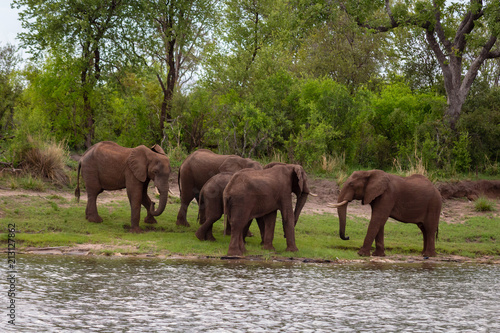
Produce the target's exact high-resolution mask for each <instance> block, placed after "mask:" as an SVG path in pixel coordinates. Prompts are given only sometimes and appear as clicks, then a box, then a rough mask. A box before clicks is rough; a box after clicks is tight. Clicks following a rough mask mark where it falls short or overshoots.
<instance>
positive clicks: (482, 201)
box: [474, 197, 495, 212]
mask: <svg viewBox="0 0 500 333" xmlns="http://www.w3.org/2000/svg"><path fill="white" fill-rule="evenodd" d="M474 210H475V211H476V212H491V211H494V210H495V208H494V207H493V202H491V201H490V200H488V199H486V198H484V197H479V198H478V199H477V200H476V201H475V203H474Z"/></svg>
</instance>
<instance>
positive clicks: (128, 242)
mask: <svg viewBox="0 0 500 333" xmlns="http://www.w3.org/2000/svg"><path fill="white" fill-rule="evenodd" d="M98 208H99V213H100V214H101V216H102V217H103V219H104V222H103V223H90V222H87V221H86V220H85V201H83V200H82V202H81V203H79V204H78V203H76V202H75V201H74V200H67V199H65V198H64V197H62V196H58V195H46V196H44V195H43V194H40V195H37V196H27V195H18V196H10V197H3V198H2V199H0V213H1V216H2V225H4V226H5V229H6V226H7V224H9V223H15V224H16V232H17V233H16V236H15V237H16V246H17V248H26V247H47V246H74V245H76V244H86V243H91V244H105V245H111V246H112V247H111V249H110V248H109V247H108V248H106V249H103V250H95V253H96V254H104V255H111V254H113V253H115V252H119V253H122V254H141V253H151V254H164V255H170V254H180V255H205V256H215V257H220V256H224V255H225V254H226V253H227V249H228V246H229V240H230V237H229V236H223V235H222V231H223V224H222V221H220V222H217V223H215V224H214V235H215V237H216V238H217V241H215V242H201V241H199V240H198V239H197V238H196V237H195V235H194V232H195V231H196V229H197V227H198V224H197V221H196V215H197V206H196V205H194V204H192V205H191V206H190V209H189V211H188V220H189V221H190V223H191V226H190V227H189V228H186V227H179V226H176V225H175V220H176V216H177V211H178V209H179V204H176V203H174V204H169V205H168V206H167V209H166V210H165V212H164V213H163V214H162V215H161V216H159V217H158V218H157V220H158V224H156V225H146V224H144V223H142V222H141V228H142V229H143V231H144V232H143V233H140V234H132V233H130V232H128V228H129V227H130V207H129V204H128V202H127V201H115V202H112V203H109V204H102V203H99V202H98ZM144 216H145V210H144V209H143V211H142V217H144ZM367 225H368V220H366V219H363V218H356V219H351V220H348V221H347V228H346V229H347V230H346V234H347V235H348V236H349V237H350V240H348V241H344V240H341V239H340V238H339V236H338V218H337V216H336V215H333V214H322V215H319V214H314V215H305V214H303V215H302V216H301V218H300V220H299V222H298V224H297V227H296V243H297V247H298V248H299V252H295V253H289V252H285V248H286V242H285V239H284V238H283V228H282V224H281V218H280V216H279V215H278V222H277V223H276V233H275V238H274V246H275V248H276V252H270V251H266V250H262V249H261V248H260V235H259V231H258V228H257V225H256V223H253V224H252V227H251V231H252V232H253V233H254V234H255V236H254V237H251V238H247V245H246V248H247V251H248V253H247V255H251V256H260V257H261V258H263V259H267V258H271V257H274V256H280V257H296V258H297V257H299V258H313V259H327V260H336V259H346V260H352V259H359V256H358V255H357V251H358V250H359V248H360V247H361V245H362V242H363V240H364V237H365V233H366V229H367ZM5 229H4V230H5ZM499 235H500V219H498V218H493V217H491V216H487V215H485V216H483V217H475V218H471V219H469V220H467V221H466V222H465V223H464V224H446V223H441V224H440V228H439V240H438V241H437V246H436V250H437V252H438V253H439V254H440V255H461V256H466V257H478V256H485V255H493V256H500V242H499V239H498V238H499ZM0 240H1V241H2V243H4V245H5V244H6V242H7V233H5V231H4V233H3V234H0ZM422 246H423V239H422V235H421V232H420V230H419V229H418V227H417V226H416V225H414V224H404V223H398V222H395V221H392V220H389V221H388V223H387V224H386V227H385V247H386V254H387V255H399V254H402V255H420V252H421V251H422Z"/></svg>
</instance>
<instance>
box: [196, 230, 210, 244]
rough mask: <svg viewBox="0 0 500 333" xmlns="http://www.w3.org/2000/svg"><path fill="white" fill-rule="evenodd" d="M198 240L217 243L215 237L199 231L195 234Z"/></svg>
mask: <svg viewBox="0 0 500 333" xmlns="http://www.w3.org/2000/svg"><path fill="white" fill-rule="evenodd" d="M194 235H195V236H196V238H198V239H199V240H201V241H210V242H215V237H214V236H213V235H208V234H204V233H202V232H200V231H199V230H198V231H196V232H195V233H194Z"/></svg>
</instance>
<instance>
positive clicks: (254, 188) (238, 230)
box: [224, 164, 310, 255]
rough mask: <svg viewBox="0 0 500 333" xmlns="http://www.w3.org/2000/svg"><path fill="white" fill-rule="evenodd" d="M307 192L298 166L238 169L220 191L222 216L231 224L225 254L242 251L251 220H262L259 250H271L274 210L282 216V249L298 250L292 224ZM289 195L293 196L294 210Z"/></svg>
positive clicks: (304, 175) (279, 165)
mask: <svg viewBox="0 0 500 333" xmlns="http://www.w3.org/2000/svg"><path fill="white" fill-rule="evenodd" d="M309 192H310V191H309V187H308V185H307V175H306V173H305V171H304V169H303V168H302V167H301V166H300V165H295V164H286V165H283V164H278V165H274V166H273V167H271V168H268V169H264V170H242V171H240V172H237V173H235V174H234V176H233V177H232V178H231V180H230V181H229V183H228V184H227V186H226V189H225V190H224V214H225V215H226V218H227V220H228V223H230V224H231V240H230V243H229V250H228V255H242V254H243V253H244V252H245V243H244V237H243V236H244V235H245V231H246V230H247V229H248V223H249V221H251V220H252V219H254V218H262V219H263V225H264V228H265V232H264V239H263V248H264V249H268V250H274V247H273V238H274V227H275V223H276V214H277V210H280V212H281V215H282V221H283V229H284V230H285V236H286V243H287V248H286V250H287V251H298V249H297V246H296V245H295V224H296V223H297V221H298V219H299V215H300V213H301V211H302V208H303V207H304V205H305V203H306V200H307V196H308V195H309ZM292 193H295V195H296V196H297V202H296V204H295V210H294V208H293V205H292ZM261 230H262V229H261Z"/></svg>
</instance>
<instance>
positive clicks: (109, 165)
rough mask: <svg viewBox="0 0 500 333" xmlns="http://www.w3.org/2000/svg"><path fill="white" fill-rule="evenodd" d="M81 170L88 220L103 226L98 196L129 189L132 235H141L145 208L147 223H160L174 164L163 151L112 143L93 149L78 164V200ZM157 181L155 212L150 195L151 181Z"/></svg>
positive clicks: (97, 145) (103, 143)
mask: <svg viewBox="0 0 500 333" xmlns="http://www.w3.org/2000/svg"><path fill="white" fill-rule="evenodd" d="M80 170H81V173H82V178H83V181H84V182H85V187H86V189H87V208H86V209H85V217H86V219H87V220H88V221H90V222H96V223H100V222H102V218H101V216H99V214H98V212H97V203H96V201H97V196H98V195H99V194H100V193H102V192H103V191H104V190H107V191H113V190H120V189H123V188H126V189H127V196H128V199H129V202H130V209H131V219H130V223H131V229H130V231H131V232H140V230H141V229H140V228H139V219H140V213H141V204H142V205H143V206H144V207H145V208H146V210H147V216H146V217H145V219H144V222H145V223H157V221H156V219H155V218H154V217H155V216H158V215H160V214H161V213H163V211H164V210H165V206H166V204H167V200H168V191H169V183H168V181H169V177H170V172H171V168H170V161H169V159H168V157H167V156H166V155H165V152H164V151H163V149H162V148H161V147H160V146H158V145H155V146H153V147H152V148H148V147H146V146H142V145H141V146H138V147H135V148H125V147H122V146H120V145H118V144H116V143H114V142H111V141H103V142H99V143H97V144H95V145H93V146H92V147H90V148H89V149H88V150H87V151H86V152H85V154H84V155H83V156H82V158H81V159H80V162H79V163H78V173H77V187H76V189H75V196H76V198H77V200H79V199H80ZM150 180H153V181H154V184H155V186H156V188H157V189H158V191H159V193H160V200H159V206H158V209H156V210H155V208H154V203H152V202H151V199H150V198H149V196H148V194H147V190H148V184H149V181H150Z"/></svg>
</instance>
